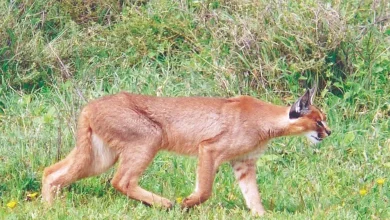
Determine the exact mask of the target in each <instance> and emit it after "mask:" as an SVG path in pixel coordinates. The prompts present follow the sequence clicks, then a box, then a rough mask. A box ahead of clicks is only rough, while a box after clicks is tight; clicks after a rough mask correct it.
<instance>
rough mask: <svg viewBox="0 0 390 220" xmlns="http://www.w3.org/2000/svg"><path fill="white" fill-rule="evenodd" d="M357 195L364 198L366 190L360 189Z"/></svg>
mask: <svg viewBox="0 0 390 220" xmlns="http://www.w3.org/2000/svg"><path fill="white" fill-rule="evenodd" d="M359 194H360V195H361V196H365V195H367V190H366V189H360V190H359Z"/></svg>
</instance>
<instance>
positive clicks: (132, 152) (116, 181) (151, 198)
mask: <svg viewBox="0 0 390 220" xmlns="http://www.w3.org/2000/svg"><path fill="white" fill-rule="evenodd" d="M127 150H128V151H127V152H126V151H125V152H122V153H121V155H120V159H119V161H120V162H119V167H118V170H117V172H116V173H115V176H114V178H113V179H112V185H113V186H114V187H115V188H116V189H117V190H118V191H120V192H122V193H123V194H125V195H127V196H128V197H129V198H131V199H135V200H138V201H141V202H143V203H145V204H148V205H152V206H158V207H165V208H171V207H172V203H171V201H169V200H168V199H166V198H164V197H161V196H159V195H157V194H154V193H152V192H150V191H147V190H145V189H143V188H142V187H141V186H139V185H138V181H139V178H140V176H141V175H142V173H143V171H144V170H145V169H146V168H147V166H148V165H149V164H150V162H151V161H152V160H153V158H154V156H155V155H156V153H157V149H156V147H154V146H153V147H151V146H150V145H137V146H132V147H131V149H127Z"/></svg>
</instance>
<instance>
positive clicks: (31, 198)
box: [26, 192, 38, 201]
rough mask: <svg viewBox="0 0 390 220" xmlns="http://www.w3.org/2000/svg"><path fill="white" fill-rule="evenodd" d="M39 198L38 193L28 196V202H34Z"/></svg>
mask: <svg viewBox="0 0 390 220" xmlns="http://www.w3.org/2000/svg"><path fill="white" fill-rule="evenodd" d="M37 196H38V193H37V192H35V193H29V194H27V198H26V200H27V201H32V200H34V199H36V198H37Z"/></svg>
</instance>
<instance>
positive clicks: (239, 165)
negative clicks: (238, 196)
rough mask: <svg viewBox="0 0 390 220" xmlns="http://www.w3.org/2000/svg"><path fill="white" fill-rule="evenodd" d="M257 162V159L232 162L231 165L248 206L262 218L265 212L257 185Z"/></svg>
mask: <svg viewBox="0 0 390 220" xmlns="http://www.w3.org/2000/svg"><path fill="white" fill-rule="evenodd" d="M256 160H257V158H249V159H244V160H237V161H233V162H231V165H232V167H233V171H234V175H235V176H236V179H237V182H238V185H239V186H240V189H241V192H242V195H243V196H244V198H245V201H246V205H247V206H248V208H249V209H250V210H251V211H252V213H254V214H257V215H259V216H262V215H264V214H265V211H264V208H263V205H262V204H261V199H260V194H259V190H258V188H257V183H256Z"/></svg>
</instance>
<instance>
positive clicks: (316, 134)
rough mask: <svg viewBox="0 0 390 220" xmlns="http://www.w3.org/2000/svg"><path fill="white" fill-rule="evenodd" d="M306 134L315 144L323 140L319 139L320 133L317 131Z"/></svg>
mask: <svg viewBox="0 0 390 220" xmlns="http://www.w3.org/2000/svg"><path fill="white" fill-rule="evenodd" d="M305 136H306V137H307V139H309V141H310V142H311V143H313V144H318V143H320V142H321V141H320V140H318V139H317V137H318V133H317V132H315V131H311V132H308V133H306V134H305Z"/></svg>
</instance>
